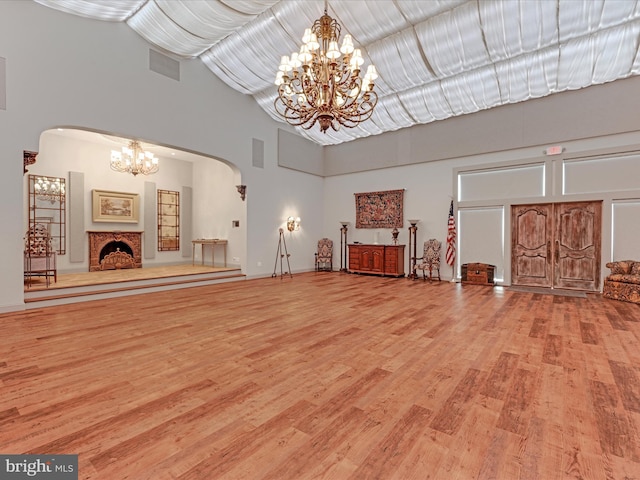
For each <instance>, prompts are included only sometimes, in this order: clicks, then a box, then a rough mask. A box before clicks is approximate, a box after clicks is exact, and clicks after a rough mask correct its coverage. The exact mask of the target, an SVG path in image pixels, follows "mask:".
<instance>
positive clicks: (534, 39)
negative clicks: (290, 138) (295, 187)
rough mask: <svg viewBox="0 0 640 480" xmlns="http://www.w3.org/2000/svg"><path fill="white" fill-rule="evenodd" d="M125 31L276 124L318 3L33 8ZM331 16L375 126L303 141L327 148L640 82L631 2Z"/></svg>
mask: <svg viewBox="0 0 640 480" xmlns="http://www.w3.org/2000/svg"><path fill="white" fill-rule="evenodd" d="M35 1H36V2H38V3H40V4H42V5H45V6H48V7H51V8H55V9H57V10H61V11H64V12H67V13H72V14H76V15H82V16H85V17H90V18H94V19H99V20H105V21H117V22H126V23H127V24H128V25H129V26H130V27H131V28H132V29H134V30H135V31H136V32H137V33H138V34H139V35H140V36H142V37H143V38H145V39H146V40H147V41H149V42H150V43H151V44H153V45H155V46H157V47H160V48H162V49H164V50H166V51H168V52H171V53H172V54H174V55H178V56H180V57H185V58H193V57H200V59H201V60H202V61H203V62H204V63H205V65H206V66H207V67H208V68H209V69H210V70H211V71H212V72H213V73H215V74H216V75H217V76H218V77H219V78H220V79H222V80H223V81H224V82H225V83H227V84H228V85H229V86H230V87H232V88H234V89H236V90H238V91H240V92H242V93H245V94H248V95H252V96H253V97H254V98H255V100H256V101H257V102H258V104H260V106H261V107H262V108H263V109H264V110H265V111H266V112H267V113H269V115H271V116H272V117H273V118H274V119H276V120H281V119H280V117H279V116H277V114H276V112H275V109H274V106H273V101H274V99H275V96H276V87H275V85H274V84H273V81H274V78H275V73H276V70H277V67H278V65H279V62H280V57H281V56H282V55H289V54H290V53H291V52H293V51H297V50H299V45H300V43H301V37H302V34H303V32H304V29H305V28H308V27H310V26H311V24H312V23H313V22H314V20H315V19H317V18H318V17H320V15H322V13H323V11H324V5H325V2H324V1H323V0H109V1H108V2H107V1H104V0H35ZM328 13H329V14H330V15H331V16H333V17H334V18H336V19H337V20H338V22H339V23H340V24H341V25H342V35H345V34H346V33H350V34H351V35H352V36H353V39H354V43H356V44H357V46H360V47H361V48H362V54H363V56H364V57H365V65H367V64H369V63H373V64H375V65H376V68H377V70H378V73H379V75H380V77H379V78H378V80H377V81H376V89H377V91H378V94H379V97H380V98H379V101H378V105H377V107H376V109H375V111H374V114H373V117H372V118H371V120H369V121H368V122H365V123H364V124H362V125H360V126H358V127H357V128H352V129H349V128H341V129H340V130H339V131H337V132H334V131H331V130H329V131H328V132H327V133H326V134H325V133H321V132H320V129H319V126H318V125H316V126H315V127H314V128H312V129H311V130H302V129H300V128H298V131H299V132H300V134H301V135H303V136H305V137H307V138H309V139H311V140H313V141H315V142H317V143H320V144H322V145H331V144H337V143H342V142H347V141H350V140H354V139H356V138H361V137H366V136H369V135H376V134H379V133H383V132H386V131H392V130H397V129H400V128H405V127H410V126H412V125H416V124H424V123H429V122H433V121H437V120H442V119H446V118H449V117H453V116H457V115H464V114H468V113H472V112H477V111H479V110H484V109H488V108H492V107H496V106H499V105H503V104H509V103H516V102H522V101H526V100H529V99H533V98H539V97H544V96H546V95H550V94H553V93H558V92H562V91H566V90H573V89H579V88H584V87H588V86H590V85H595V84H601V83H605V82H611V81H614V80H618V79H622V78H626V77H629V76H631V75H637V74H638V73H639V72H640V56H639V41H640V5H639V4H638V1H637V0H374V1H372V0H342V1H339V0H330V1H328Z"/></svg>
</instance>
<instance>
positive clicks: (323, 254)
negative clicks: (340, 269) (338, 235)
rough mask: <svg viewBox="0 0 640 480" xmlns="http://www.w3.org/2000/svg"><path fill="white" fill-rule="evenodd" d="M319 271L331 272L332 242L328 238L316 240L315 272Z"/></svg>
mask: <svg viewBox="0 0 640 480" xmlns="http://www.w3.org/2000/svg"><path fill="white" fill-rule="evenodd" d="M320 270H327V271H332V270H333V240H331V239H329V238H321V239H320V240H318V251H317V252H316V272H319V271H320Z"/></svg>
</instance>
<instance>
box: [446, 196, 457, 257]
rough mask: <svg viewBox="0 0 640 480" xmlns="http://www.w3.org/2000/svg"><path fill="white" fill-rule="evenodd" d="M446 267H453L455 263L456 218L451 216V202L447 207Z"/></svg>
mask: <svg viewBox="0 0 640 480" xmlns="http://www.w3.org/2000/svg"><path fill="white" fill-rule="evenodd" d="M446 260H447V265H450V266H453V264H454V263H455V262H456V217H454V216H453V200H451V206H450V207H449V221H448V222H447V254H446Z"/></svg>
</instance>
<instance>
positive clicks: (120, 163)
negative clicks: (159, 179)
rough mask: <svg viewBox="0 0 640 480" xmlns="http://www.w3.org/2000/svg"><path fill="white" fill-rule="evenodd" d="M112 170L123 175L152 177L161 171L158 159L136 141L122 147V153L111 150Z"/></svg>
mask: <svg viewBox="0 0 640 480" xmlns="http://www.w3.org/2000/svg"><path fill="white" fill-rule="evenodd" d="M111 170H115V171H116V172H121V173H130V174H132V175H133V176H136V175H138V174H142V175H151V174H152V173H156V172H157V171H158V170H160V166H159V164H158V157H156V156H154V155H153V153H151V152H145V151H144V150H143V149H142V146H141V145H140V143H139V142H137V141H136V140H131V141H130V142H129V145H128V146H126V147H122V152H118V151H117V150H111Z"/></svg>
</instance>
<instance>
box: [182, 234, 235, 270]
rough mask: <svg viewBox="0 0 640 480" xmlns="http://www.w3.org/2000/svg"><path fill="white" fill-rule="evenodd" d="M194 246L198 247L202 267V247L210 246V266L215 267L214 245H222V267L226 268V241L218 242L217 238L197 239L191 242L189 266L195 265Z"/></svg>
mask: <svg viewBox="0 0 640 480" xmlns="http://www.w3.org/2000/svg"><path fill="white" fill-rule="evenodd" d="M196 245H200V256H201V257H202V265H204V246H205V245H211V266H212V267H214V266H215V252H214V250H215V247H216V245H222V247H223V249H224V266H225V267H226V266H227V240H220V239H219V238H198V239H196V240H191V264H192V265H195V258H196Z"/></svg>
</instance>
